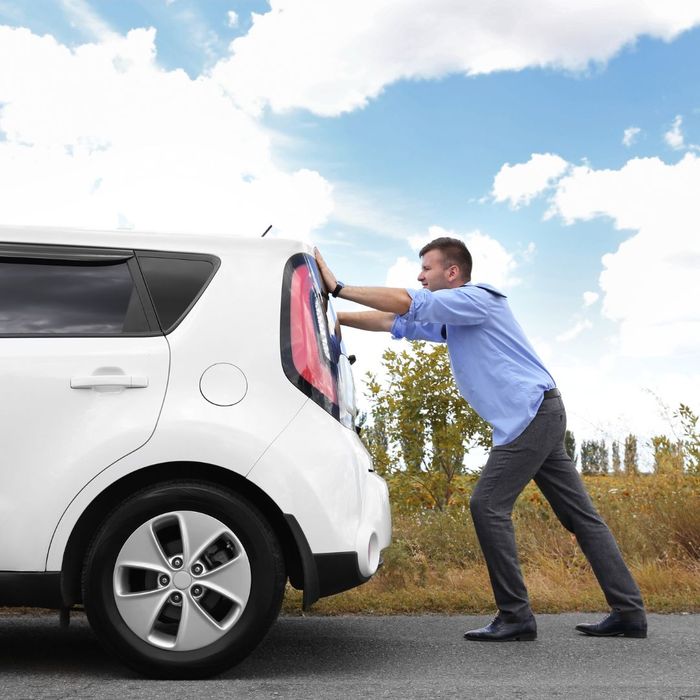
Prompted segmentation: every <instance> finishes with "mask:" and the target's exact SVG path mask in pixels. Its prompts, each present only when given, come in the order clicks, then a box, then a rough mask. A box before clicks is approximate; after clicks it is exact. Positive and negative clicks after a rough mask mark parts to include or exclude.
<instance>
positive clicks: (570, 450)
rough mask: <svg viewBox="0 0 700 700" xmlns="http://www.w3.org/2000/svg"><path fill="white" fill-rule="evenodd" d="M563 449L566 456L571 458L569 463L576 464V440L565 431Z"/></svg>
mask: <svg viewBox="0 0 700 700" xmlns="http://www.w3.org/2000/svg"><path fill="white" fill-rule="evenodd" d="M564 449H565V450H566V454H568V455H569V457H571V461H572V462H573V463H574V465H575V464H576V438H575V437H574V434H573V432H572V431H571V430H567V431H566V433H564Z"/></svg>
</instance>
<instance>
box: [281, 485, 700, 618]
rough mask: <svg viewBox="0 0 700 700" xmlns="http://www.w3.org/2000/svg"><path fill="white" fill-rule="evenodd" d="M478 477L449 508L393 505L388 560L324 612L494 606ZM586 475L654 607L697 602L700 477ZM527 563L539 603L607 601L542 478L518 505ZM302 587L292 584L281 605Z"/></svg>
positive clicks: (321, 610)
mask: <svg viewBox="0 0 700 700" xmlns="http://www.w3.org/2000/svg"><path fill="white" fill-rule="evenodd" d="M473 483H474V480H473V479H471V478H468V477H467V478H465V479H464V480H463V482H462V484H461V491H460V494H459V496H458V498H457V502H456V503H455V504H454V505H453V506H451V507H450V508H449V509H447V510H446V511H444V512H439V511H432V510H429V509H425V508H415V507H412V508H401V507H400V505H401V504H398V505H399V507H395V508H394V510H395V513H394V542H393V544H392V546H391V547H390V548H389V549H388V550H387V551H386V552H385V563H384V567H383V568H382V570H381V571H380V572H379V573H378V574H377V575H376V576H375V577H374V578H373V579H372V581H370V582H369V583H367V584H365V585H364V586H361V587H360V588H357V589H354V590H351V591H347V592H346V593H341V594H339V595H336V596H331V597H329V598H325V599H322V600H320V601H319V602H318V603H317V604H316V605H315V606H314V612H315V613H318V614H328V615H333V614H347V613H383V614H386V613H426V612H436V613H470V614H478V613H490V612H491V611H493V609H494V603H493V599H492V596H491V588H490V585H489V582H488V576H487V573H486V568H485V565H484V564H483V560H482V558H481V553H480V550H479V546H478V543H477V540H476V535H475V533H474V528H473V525H472V522H471V517H470V514H469V509H468V505H467V504H468V496H469V493H470V491H471V487H472V486H473ZM586 485H587V488H588V489H589V492H590V493H591V496H592V498H593V500H594V501H595V503H596V505H597V507H598V508H599V510H600V512H601V513H602V515H603V516H604V517H605V519H606V520H607V522H608V524H609V525H610V528H611V529H612V531H613V533H614V534H615V537H616V538H617V540H618V543H619V544H620V548H621V550H622V552H623V555H624V556H625V559H626V560H627V562H628V563H629V565H630V568H631V569H632V572H633V574H634V576H635V578H636V579H637V581H638V583H639V585H640V588H641V589H642V593H643V595H644V598H645V602H646V604H647V606H648V608H649V610H653V611H658V612H681V611H683V612H685V611H689V612H698V611H700V479H698V478H697V477H682V476H676V477H673V476H664V477H660V476H641V477H637V478H630V479H625V478H620V477H610V476H608V477H588V478H586ZM514 522H515V528H516V535H517V538H518V544H519V549H520V556H521V561H522V564H523V572H524V575H525V579H526V582H527V585H528V589H529V591H530V597H531V600H532V603H533V607H534V609H535V610H536V611H538V612H552V613H553V612H564V611H571V610H591V611H593V610H604V609H606V608H607V605H606V603H605V600H604V598H603V595H602V593H601V591H600V589H599V587H598V584H597V582H596V580H595V578H594V576H593V573H592V572H591V570H590V567H589V566H588V563H587V562H586V560H585V558H584V557H583V555H582V554H581V552H580V550H579V549H578V546H577V544H576V542H575V540H574V538H573V536H572V535H570V533H568V532H567V531H566V530H564V528H562V527H561V525H560V524H559V523H558V521H557V519H556V517H555V516H554V514H553V513H552V511H551V509H550V508H549V506H548V504H547V503H546V501H545V500H544V499H543V498H542V496H541V494H540V493H539V491H537V489H536V487H534V486H529V487H528V488H527V489H526V490H525V492H524V493H523V495H522V496H521V497H520V499H519V500H518V503H517V504H516V509H515V511H514ZM300 601H301V594H300V593H298V592H297V591H293V590H291V589H289V590H288V593H287V596H286V599H285V605H284V608H285V610H286V611H287V612H294V611H297V610H298V609H299V607H300Z"/></svg>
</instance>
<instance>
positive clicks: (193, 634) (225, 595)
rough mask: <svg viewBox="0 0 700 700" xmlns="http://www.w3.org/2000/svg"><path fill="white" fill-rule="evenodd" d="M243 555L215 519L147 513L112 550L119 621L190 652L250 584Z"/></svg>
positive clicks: (240, 602) (244, 598)
mask: <svg viewBox="0 0 700 700" xmlns="http://www.w3.org/2000/svg"><path fill="white" fill-rule="evenodd" d="M251 580H252V575H251V569H250V560H249V558H248V554H247V553H246V551H245V549H244V547H243V545H242V543H241V541H240V540H239V539H238V537H236V535H235V534H234V533H233V531H232V530H231V529H230V528H229V527H228V526H226V525H225V524H224V523H222V522H221V521H220V520H218V519H217V518H215V517H213V516H211V515H207V514H206V513H201V512H198V511H191V510H183V511H180V510H178V511H172V512H169V513H164V514H162V515H158V516H156V517H155V518H151V519H150V520H148V521H146V522H145V523H143V524H142V525H140V526H139V527H138V528H136V530H134V532H133V533H132V534H131V535H130V536H129V538H128V539H127V540H126V542H125V543H124V545H123V546H122V548H121V549H120V551H119V554H118V555H117V559H116V562H115V566H114V575H113V591H114V600H115V603H116V606H117V610H118V611H119V614H120V615H121V618H122V620H123V621H124V623H125V624H126V626H127V627H128V628H129V629H130V630H131V631H132V632H133V633H134V634H135V635H136V636H137V637H139V638H140V639H142V640H144V641H145V642H148V643H149V644H152V645H153V646H156V647H159V648H161V649H168V650H173V651H192V650H195V649H201V648H202V647H206V646H208V645H210V644H212V643H214V642H216V641H217V640H219V639H220V638H221V637H223V636H224V635H225V634H226V633H227V632H228V631H229V630H230V629H231V628H232V627H233V626H234V625H235V624H236V622H237V621H238V620H239V619H240V617H241V615H242V614H243V611H244V610H245V608H246V605H247V603H248V599H249V597H250V590H251Z"/></svg>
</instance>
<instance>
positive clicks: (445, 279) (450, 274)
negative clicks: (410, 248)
mask: <svg viewBox="0 0 700 700" xmlns="http://www.w3.org/2000/svg"><path fill="white" fill-rule="evenodd" d="M458 277H459V268H458V267H457V266H456V265H450V266H449V267H445V258H444V256H443V254H442V251H440V250H429V251H428V252H427V253H426V254H425V255H424V256H423V257H422V258H421V270H420V274H419V275H418V281H419V282H420V283H421V284H422V285H423V287H424V288H425V289H429V290H430V291H431V292H436V291H437V290H438V289H450V288H451V287H454V286H457V284H456V282H455V281H456V280H457V278H458Z"/></svg>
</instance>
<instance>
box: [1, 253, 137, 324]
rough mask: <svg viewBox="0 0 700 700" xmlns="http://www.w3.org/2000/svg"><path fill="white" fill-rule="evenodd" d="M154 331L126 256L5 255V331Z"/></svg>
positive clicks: (3, 267) (2, 298)
mask: <svg viewBox="0 0 700 700" xmlns="http://www.w3.org/2000/svg"><path fill="white" fill-rule="evenodd" d="M148 330H149V328H148V323H147V321H146V316H145V314H144V311H143V307H142V305H141V301H140V299H139V296H138V294H137V292H136V289H135V287H134V283H133V280H132V277H131V273H130V271H129V266H128V263H127V262H126V261H121V262H118V263H110V264H84V263H75V262H65V261H55V260H37V261H30V262H27V261H15V260H0V335H22V336H26V335H30V336H37V335H123V334H132V333H142V332H147V331H148Z"/></svg>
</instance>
